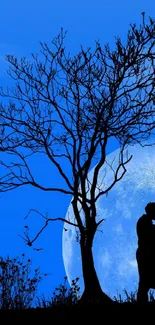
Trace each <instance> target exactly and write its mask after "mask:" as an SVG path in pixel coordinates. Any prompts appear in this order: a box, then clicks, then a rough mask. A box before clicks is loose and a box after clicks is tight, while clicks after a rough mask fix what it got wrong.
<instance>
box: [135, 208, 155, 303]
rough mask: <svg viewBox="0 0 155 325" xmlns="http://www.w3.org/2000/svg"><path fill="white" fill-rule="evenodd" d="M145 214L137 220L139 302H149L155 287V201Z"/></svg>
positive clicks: (146, 209)
mask: <svg viewBox="0 0 155 325" xmlns="http://www.w3.org/2000/svg"><path fill="white" fill-rule="evenodd" d="M145 211H146V214H143V215H142V217H140V218H139V219H138V221H137V236H138V249H137V251H136V259H137V264H138V272H139V285H138V292H137V302H144V303H145V302H148V291H149V289H151V288H152V289H155V225H153V223H152V220H155V202H150V203H148V204H147V205H146V207H145Z"/></svg>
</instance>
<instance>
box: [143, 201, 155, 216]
mask: <svg viewBox="0 0 155 325" xmlns="http://www.w3.org/2000/svg"><path fill="white" fill-rule="evenodd" d="M145 211H146V214H147V215H148V216H149V217H150V218H151V219H153V220H155V202H149V203H148V204H147V205H146V207H145Z"/></svg>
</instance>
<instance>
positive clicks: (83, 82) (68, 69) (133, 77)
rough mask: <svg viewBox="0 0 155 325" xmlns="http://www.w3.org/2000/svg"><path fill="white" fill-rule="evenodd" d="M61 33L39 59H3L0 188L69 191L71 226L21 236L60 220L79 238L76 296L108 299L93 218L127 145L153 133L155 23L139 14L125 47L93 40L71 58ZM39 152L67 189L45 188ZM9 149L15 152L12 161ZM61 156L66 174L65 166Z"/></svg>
mask: <svg viewBox="0 0 155 325" xmlns="http://www.w3.org/2000/svg"><path fill="white" fill-rule="evenodd" d="M64 38H65V33H64V32H63V30H61V32H60V34H59V35H58V36H57V37H56V38H55V39H54V40H53V41H52V44H53V45H52V46H53V47H54V50H52V49H51V48H50V47H49V46H48V45H47V44H46V43H41V59H40V57H39V56H38V55H34V54H32V57H33V59H32V60H33V61H32V62H29V61H28V60H26V59H25V58H22V59H21V60H17V58H15V57H14V56H11V55H8V56H7V61H8V62H9V63H10V69H9V71H8V73H9V75H10V76H11V78H12V79H14V80H15V81H16V85H15V87H14V88H11V89H7V91H4V89H2V88H1V92H0V94H1V96H2V97H3V98H4V99H5V97H6V99H7V100H8V102H7V103H6V104H4V101H3V103H1V105H0V135H1V136H0V150H1V156H3V157H4V158H3V159H1V161H0V164H1V168H2V170H3V171H4V174H3V175H2V174H1V176H0V191H1V192H7V191H10V190H13V189H16V188H18V187H20V186H23V185H32V186H34V187H36V188H39V189H41V190H43V191H57V192H60V193H63V194H68V195H70V196H72V207H73V211H74V215H75V223H74V222H71V221H70V220H66V219H65V218H55V219H52V218H48V217H45V219H46V220H45V225H44V227H43V228H42V229H41V230H40V232H39V233H38V234H37V235H36V236H35V237H34V239H30V238H29V235H28V229H26V232H25V236H26V238H25V239H26V240H27V244H28V245H30V246H32V244H33V243H34V241H35V240H36V239H37V238H38V236H39V235H40V234H41V232H42V231H43V230H44V229H45V227H46V226H47V225H48V223H49V221H55V220H62V221H63V222H65V223H69V224H71V225H73V226H75V227H76V228H77V229H78V231H79V235H80V240H79V243H80V248H81V258H82V268H83V277H84V285H85V288H84V292H83V295H82V298H81V300H82V301H85V300H86V301H87V300H102V301H104V302H110V301H111V302H112V300H111V299H110V298H109V297H108V296H107V295H106V294H105V293H103V291H102V289H101V286H100V283H99V280H98V277H97V274H96V271H95V267H94V261H93V255H92V245H93V239H94V236H95V233H96V231H97V229H98V227H99V225H100V224H101V222H102V221H103V220H104V219H101V220H100V221H98V220H97V213H96V203H97V200H98V199H99V197H101V196H102V195H105V194H107V193H108V192H109V191H110V190H111V189H112V188H113V186H114V185H115V184H116V183H117V182H119V181H120V180H121V179H122V177H123V176H124V174H125V172H126V166H127V164H128V162H129V161H130V160H131V158H132V157H131V156H130V157H128V156H127V155H126V149H127V146H128V145H129V144H135V143H137V142H139V143H140V144H142V141H144V140H147V139H148V138H149V137H150V135H151V133H152V132H153V130H154V126H155V118H154V116H155V115H154V114H155V108H154V100H155V97H154V96H155V81H154V80H155V64H154V59H155V52H154V44H155V21H154V20H152V19H151V18H149V19H148V22H147V23H146V19H145V15H144V13H143V14H142V23H141V25H140V26H139V27H138V28H137V27H136V25H135V24H134V25H131V26H130V29H129V31H128V34H127V39H126V43H125V45H123V43H122V41H121V40H120V38H116V41H115V49H114V50H111V49H110V46H109V45H105V46H104V47H102V46H101V44H100V42H99V41H97V42H96V43H95V49H94V50H91V49H90V48H88V49H86V50H84V49H83V47H82V46H81V49H80V51H79V53H78V54H77V55H75V56H74V57H73V56H71V54H70V53H69V54H66V50H65V47H64ZM111 138H115V139H116V140H117V141H118V143H119V145H120V156H119V160H118V166H117V168H116V169H113V175H114V177H113V181H112V183H111V184H109V185H108V186H107V187H105V186H103V184H102V186H99V185H98V176H99V172H100V170H101V168H102V167H103V166H104V164H106V150H107V145H108V144H109V140H111ZM38 153H42V154H44V155H46V156H47V157H48V159H49V160H50V161H51V162H52V164H53V165H54V166H55V167H56V168H57V170H58V172H59V173H60V175H61V177H62V180H63V181H64V184H65V185H64V187H62V188H59V187H57V186H55V187H52V186H51V187H45V186H43V185H42V184H40V183H39V182H38V181H37V179H36V178H35V177H34V175H33V173H32V168H31V165H30V162H29V157H30V156H31V155H35V154H38ZM6 154H9V155H12V156H11V157H13V161H12V160H11V159H10V163H9V164H8V163H6V161H5V157H6ZM94 158H95V159H97V164H96V166H95V169H94V172H93V178H92V182H90V181H89V180H88V173H89V170H90V167H91V166H92V163H93V162H94ZM64 159H65V160H66V161H67V162H68V165H69V166H70V174H71V177H70V175H67V174H66V172H65V171H64V169H63V163H62V161H64ZM111 168H112V166H111ZM81 210H82V213H83V215H84V221H83V220H82V218H81V214H80V211H81ZM53 217H54V216H53Z"/></svg>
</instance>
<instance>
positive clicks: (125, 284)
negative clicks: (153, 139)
mask: <svg viewBox="0 0 155 325" xmlns="http://www.w3.org/2000/svg"><path fill="white" fill-rule="evenodd" d="M153 150H154V148H153V147H151V146H150V147H141V146H140V145H138V144H137V145H135V146H130V147H128V153H129V155H130V154H132V155H133V157H132V159H131V160H130V162H129V163H128V164H127V165H126V169H127V171H126V173H125V175H124V177H123V178H122V179H121V180H120V181H119V182H118V183H116V184H115V185H114V187H113V188H112V189H111V190H110V191H109V192H108V195H107V196H105V195H103V196H101V197H100V198H99V200H98V201H97V214H98V216H97V221H99V220H100V219H101V218H105V221H103V223H102V224H101V226H100V228H99V230H100V231H97V232H96V236H95V238H94V243H93V256H94V264H95V268H96V271H97V275H98V278H99V281H100V284H101V287H102V289H103V291H104V292H105V293H106V294H108V295H109V296H110V297H112V298H113V297H114V296H117V294H121V295H122V296H123V294H124V293H123V292H124V289H125V290H127V292H128V293H130V292H134V291H135V290H137V286H138V268H137V262H136V249H137V235H136V222H137V220H138V218H139V217H140V216H141V215H142V214H143V213H145V210H144V209H145V206H146V204H147V203H148V202H151V201H155V154H154V151H153ZM118 155H119V149H117V150H115V151H113V152H112V153H110V154H109V155H108V156H107V162H108V165H107V167H106V173H105V167H103V169H101V171H100V174H99V175H100V176H99V183H102V182H103V183H104V186H105V188H106V187H107V186H106V184H107V185H110V184H111V182H112V180H113V171H112V170H111V168H108V166H109V164H111V163H112V162H113V168H114V169H115V167H116V166H117V162H118ZM114 158H115V159H114ZM92 175H93V169H92V170H91V171H90V172H89V176H88V178H89V180H90V181H91V179H92ZM68 216H69V217H70V221H73V222H74V214H73V210H72V206H71V204H70V205H69V207H68V210H67V213H66V219H67V218H68ZM65 227H66V228H67V229H68V230H67V231H63V238H62V253H63V261H64V266H65V270H66V275H67V277H68V280H69V283H70V284H71V281H72V280H73V279H75V278H76V277H79V278H80V280H79V285H80V288H81V291H80V292H81V293H82V291H83V287H84V283H83V277H82V267H81V254H80V247H79V243H78V242H77V241H76V235H77V234H76V230H75V227H73V226H70V225H68V224H66V225H65ZM101 230H102V232H101Z"/></svg>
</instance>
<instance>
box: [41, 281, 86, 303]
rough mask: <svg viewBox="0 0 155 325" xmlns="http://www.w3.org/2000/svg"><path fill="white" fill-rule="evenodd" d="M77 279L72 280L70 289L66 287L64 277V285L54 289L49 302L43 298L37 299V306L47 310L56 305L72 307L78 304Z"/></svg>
mask: <svg viewBox="0 0 155 325" xmlns="http://www.w3.org/2000/svg"><path fill="white" fill-rule="evenodd" d="M78 281H79V278H76V279H75V280H72V283H71V287H70V288H68V287H67V277H66V276H65V277H64V284H60V286H59V287H58V288H55V290H54V292H53V296H52V298H51V299H50V300H48V301H47V300H46V299H45V297H44V296H42V297H41V298H38V304H37V306H38V307H40V308H48V307H52V306H58V305H74V304H76V303H77V302H78V300H79V298H80V296H79V290H80V287H79V285H78Z"/></svg>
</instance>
